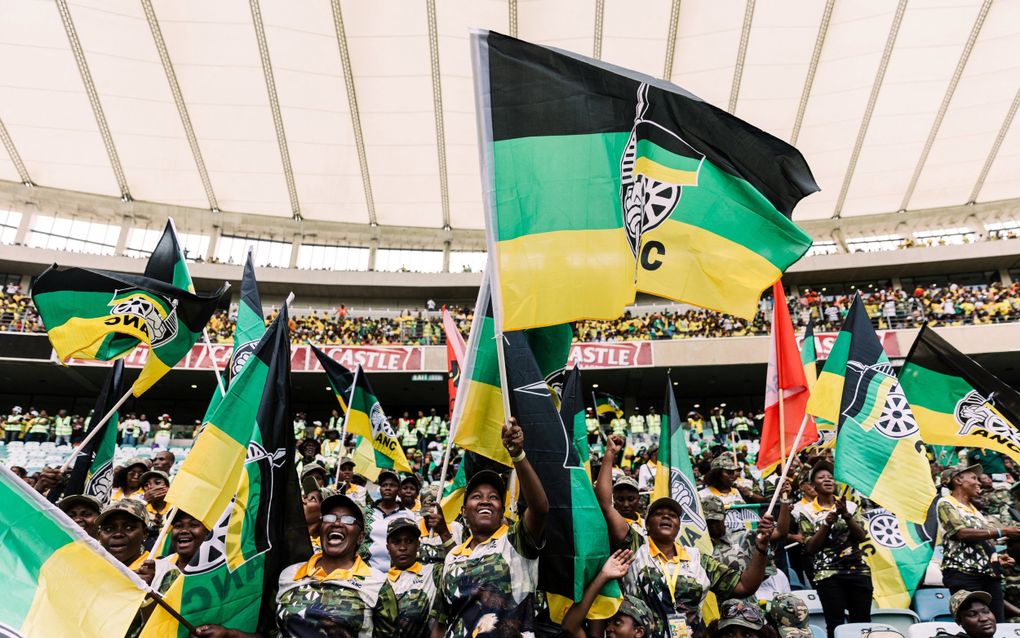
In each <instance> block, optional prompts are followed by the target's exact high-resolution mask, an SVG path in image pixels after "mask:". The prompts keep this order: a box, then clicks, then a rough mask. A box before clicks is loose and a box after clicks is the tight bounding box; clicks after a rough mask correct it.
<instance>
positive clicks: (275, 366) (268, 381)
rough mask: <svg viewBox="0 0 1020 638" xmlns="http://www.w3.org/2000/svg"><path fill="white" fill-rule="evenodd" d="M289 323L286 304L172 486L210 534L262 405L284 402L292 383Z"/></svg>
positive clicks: (170, 498) (176, 500)
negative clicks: (283, 382)
mask: <svg viewBox="0 0 1020 638" xmlns="http://www.w3.org/2000/svg"><path fill="white" fill-rule="evenodd" d="M287 321H288V313H287V305H286V304H284V305H283V308H282V309H281V310H280V314H279V315H277V317H276V319H275V320H274V321H273V324H272V325H271V326H270V327H269V330H268V331H267V332H266V334H265V335H264V336H263V337H262V340H261V341H260V342H259V343H258V345H257V346H256V347H255V350H254V351H253V352H252V355H251V359H250V360H249V361H248V363H247V364H246V365H244V367H243V368H242V369H241V372H240V373H239V374H238V375H237V376H236V377H234V379H233V380H232V381H231V383H230V387H229V388H227V394H226V396H224V397H223V401H222V402H221V403H220V405H219V406H218V407H217V408H216V411H215V412H213V414H212V415H211V416H210V417H209V419H208V420H206V421H205V423H204V424H203V425H202V429H201V431H200V433H199V435H198V438H197V439H196V440H195V444H194V446H193V447H192V449H191V453H190V454H189V455H188V458H186V459H185V460H184V462H183V463H182V464H181V467H180V469H179V470H178V473H177V476H176V477H175V478H174V480H173V482H172V483H171V484H170V490H169V491H168V492H167V495H166V501H167V502H168V503H170V504H172V505H176V506H177V507H179V508H180V509H182V510H184V511H185V512H188V513H189V514H191V515H192V516H194V517H195V518H197V519H199V520H201V521H202V523H203V524H205V526H206V527H207V528H209V529H212V528H213V527H215V525H216V523H217V522H218V521H219V518H220V516H221V515H222V514H223V512H224V510H226V508H227V506H228V505H229V504H230V502H231V500H232V499H233V497H234V493H235V492H236V490H237V486H238V484H239V482H240V480H241V475H242V474H243V472H244V462H245V454H246V452H247V451H248V445H249V442H250V441H251V438H252V428H253V427H254V426H255V424H256V423H258V421H257V418H258V415H259V414H260V412H261V411H262V410H263V407H262V406H263V405H268V404H270V403H272V402H274V401H279V400H280V399H279V397H277V394H278V391H279V388H280V385H279V379H280V378H283V379H287V382H289V376H290V333H289V330H288V327H287Z"/></svg>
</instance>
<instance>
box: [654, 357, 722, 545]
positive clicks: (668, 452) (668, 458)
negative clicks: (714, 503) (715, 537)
mask: <svg viewBox="0 0 1020 638" xmlns="http://www.w3.org/2000/svg"><path fill="white" fill-rule="evenodd" d="M683 424H684V421H683V420H682V419H681V418H680V410H679V408H677V405H676V397H675V396H674V395H673V383H672V381H671V380H670V378H669V376H667V377H666V396H665V397H664V405H663V408H662V418H661V423H660V425H659V458H658V463H657V465H656V467H655V485H654V486H653V488H652V501H655V500H656V499H659V498H663V497H669V498H671V499H673V500H674V501H676V502H677V503H679V504H680V508H681V509H682V510H683V512H684V515H683V517H682V520H681V521H680V535H679V536H678V537H677V538H678V540H679V541H680V543H681V544H682V545H686V546H687V547H697V548H698V549H699V550H700V551H701V552H702V553H708V554H711V553H712V539H711V537H710V536H709V535H708V524H707V523H706V522H705V515H704V514H703V513H702V511H701V499H700V498H699V497H698V488H697V487H696V486H695V484H694V468H693V467H692V466H691V456H690V453H689V452H688V451H687V441H686V440H685V439H684V430H683Z"/></svg>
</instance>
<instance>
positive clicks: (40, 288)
mask: <svg viewBox="0 0 1020 638" xmlns="http://www.w3.org/2000/svg"><path fill="white" fill-rule="evenodd" d="M227 288H228V286H227V285H226V284H224V285H223V287H222V288H220V290H218V291H217V292H215V293H213V294H211V295H199V294H195V293H192V292H188V291H187V290H184V289H182V288H179V287H177V286H174V285H173V284H168V283H165V282H163V281H160V280H158V279H152V278H149V277H144V276H139V275H127V274H123V273H116V272H109V271H105V270H86V269H84V268H60V267H58V266H52V267H50V268H49V269H47V270H46V272H44V273H43V274H42V275H40V276H39V278H38V279H37V280H36V282H35V284H34V285H33V286H32V301H33V303H35V307H36V309H38V311H39V316H40V317H42V320H43V324H44V325H45V326H46V331H47V332H48V333H49V337H50V343H52V344H53V349H54V350H56V351H57V356H59V357H60V359H61V360H62V361H66V360H67V359H69V358H71V357H78V358H81V359H98V360H100V361H110V360H112V359H118V358H120V357H123V356H124V355H126V354H127V353H128V352H130V351H131V350H132V349H133V348H134V347H135V346H136V345H137V344H138V343H145V344H147V345H148V346H149V355H148V357H147V358H146V360H145V366H144V367H143V368H142V372H141V374H140V375H139V376H138V379H137V380H136V381H135V383H134V385H133V386H132V391H133V392H134V395H135V396H140V395H141V394H142V393H143V392H145V391H146V390H148V389H149V388H150V387H152V385H153V384H154V383H156V381H158V380H159V379H160V378H161V377H162V376H163V375H164V374H166V373H167V372H169V371H170V369H171V368H173V367H174V365H176V364H177V362H178V361H180V360H181V359H182V358H183V357H184V356H185V355H186V354H187V353H188V352H189V351H190V350H191V346H193V345H195V342H196V341H198V338H199V337H200V336H201V334H202V329H203V328H204V327H205V325H206V323H208V322H209V318H210V317H212V315H213V313H214V312H216V308H217V306H218V305H219V302H220V299H221V298H222V297H223V295H224V294H225V293H226V291H227ZM125 337H126V338H125Z"/></svg>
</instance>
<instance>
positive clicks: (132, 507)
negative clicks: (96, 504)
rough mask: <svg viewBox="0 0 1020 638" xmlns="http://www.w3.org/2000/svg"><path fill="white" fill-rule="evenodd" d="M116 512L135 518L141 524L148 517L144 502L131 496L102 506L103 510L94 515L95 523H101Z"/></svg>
mask: <svg viewBox="0 0 1020 638" xmlns="http://www.w3.org/2000/svg"><path fill="white" fill-rule="evenodd" d="M118 512H123V513H124V514H127V515H128V516H130V517H132V518H137V519H138V520H139V521H141V522H142V524H143V525H144V524H145V523H146V522H147V518H148V517H147V514H146V512H145V503H143V502H142V501H139V500H137V499H133V498H122V499H120V500H119V501H114V502H112V503H110V504H109V505H107V506H106V507H104V508H103V511H102V512H100V513H99V516H98V517H96V525H102V524H103V522H104V521H105V520H106V519H108V518H110V517H111V516H113V515H114V514H117V513H118Z"/></svg>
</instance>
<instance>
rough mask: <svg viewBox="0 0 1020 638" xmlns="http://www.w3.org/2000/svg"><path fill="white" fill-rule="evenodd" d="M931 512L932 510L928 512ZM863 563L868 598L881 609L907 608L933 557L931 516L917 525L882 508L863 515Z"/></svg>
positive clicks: (934, 525) (935, 523) (935, 525)
mask: <svg viewBox="0 0 1020 638" xmlns="http://www.w3.org/2000/svg"><path fill="white" fill-rule="evenodd" d="M932 512H934V509H933V510H932ZM864 526H865V531H867V532H868V538H867V540H866V541H865V542H864V543H863V544H862V547H863V550H864V560H865V562H867V564H868V567H869V568H871V583H872V585H873V586H874V593H873V594H872V597H873V598H874V600H875V604H876V605H877V606H878V607H879V608H882V609H907V608H909V607H910V601H911V600H912V599H913V597H914V592H915V591H916V590H917V585H918V584H919V583H920V582H921V581H922V580H923V579H924V573H925V571H926V570H927V569H928V563H929V562H931V557H932V555H933V554H934V551H935V548H934V546H933V541H934V538H935V534H936V532H937V531H938V520H937V519H936V517H935V516H932V517H931V520H930V521H929V522H928V524H927V525H918V524H917V523H911V522H909V521H906V520H904V519H902V518H897V517H896V515H895V514H893V513H892V512H890V511H889V510H886V509H883V508H876V509H871V510H868V511H866V512H864Z"/></svg>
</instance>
